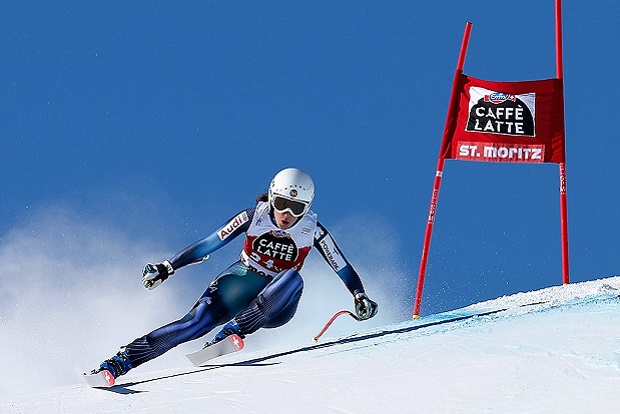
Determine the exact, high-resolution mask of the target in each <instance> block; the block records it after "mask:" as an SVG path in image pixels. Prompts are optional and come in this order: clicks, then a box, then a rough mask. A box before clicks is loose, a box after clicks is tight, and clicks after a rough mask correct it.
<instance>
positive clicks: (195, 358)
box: [185, 334, 243, 367]
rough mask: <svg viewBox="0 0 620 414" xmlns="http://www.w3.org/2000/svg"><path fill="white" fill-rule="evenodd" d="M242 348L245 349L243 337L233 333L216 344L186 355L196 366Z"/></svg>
mask: <svg viewBox="0 0 620 414" xmlns="http://www.w3.org/2000/svg"><path fill="white" fill-rule="evenodd" d="M241 349H243V339H241V337H240V336H239V335H236V334H232V335H230V336H228V337H226V339H223V340H221V341H220V342H218V343H216V344H213V345H210V346H207V347H205V348H202V349H201V350H200V351H197V352H192V353H191V354H187V355H185V356H186V357H187V359H189V361H190V362H191V363H192V364H193V365H194V366H195V367H199V366H200V365H202V364H204V363H205V362H207V361H209V360H211V359H213V358H217V357H219V356H222V355H226V354H230V353H231V352H236V351H240V350H241Z"/></svg>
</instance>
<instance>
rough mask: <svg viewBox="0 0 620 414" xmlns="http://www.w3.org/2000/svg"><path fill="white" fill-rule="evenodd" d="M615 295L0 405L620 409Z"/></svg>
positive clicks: (53, 391)
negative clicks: (106, 388)
mask: <svg viewBox="0 0 620 414" xmlns="http://www.w3.org/2000/svg"><path fill="white" fill-rule="evenodd" d="M619 295H620V277H618V276H614V277H609V278H604V279H599V280H593V281H588V282H582V283H575V284H569V285H564V286H555V287H550V288H546V289H542V290H538V291H532V292H524V293H519V294H516V295H511V296H505V297H501V298H497V299H494V300H491V301H487V302H482V303H477V304H474V305H471V306H468V307H466V308H462V309H458V310H454V311H451V312H446V313H442V314H438V315H429V316H423V317H422V318H419V319H416V320H413V321H407V322H403V323H399V324H394V325H389V326H382V327H379V328H374V329H372V330H369V331H365V332H359V333H357V334H355V335H353V336H348V337H344V338H329V336H330V333H333V332H336V331H337V329H336V330H333V331H331V332H330V331H327V333H326V336H327V338H322V339H321V341H320V342H319V344H317V345H312V344H311V343H308V344H306V345H303V346H297V345H288V346H286V345H280V344H278V346H277V347H274V348H272V349H262V350H252V349H251V348H250V349H248V348H246V349H244V350H243V351H241V352H240V353H236V354H232V355H228V356H225V357H223V358H222V359H220V360H217V364H218V365H210V366H205V367H201V368H190V367H189V363H187V365H185V366H179V367H177V368H174V369H163V370H157V369H155V370H153V368H151V370H149V368H148V364H145V365H144V366H143V367H145V368H144V369H142V368H143V367H140V368H138V369H136V370H134V371H131V372H130V373H129V374H127V375H126V376H124V377H121V378H119V381H118V383H119V384H120V385H119V386H117V387H115V388H112V389H110V390H101V389H92V388H88V387H87V386H85V385H84V384H83V382H82V381H81V380H82V379H81V378H79V377H76V378H74V379H72V381H73V383H72V384H73V385H63V386H59V387H55V388H49V387H48V388H43V389H37V390H33V391H30V390H28V391H25V392H23V393H19V392H10V393H5V392H2V391H0V397H1V398H0V401H1V402H0V412H2V413H67V414H72V413H126V412H148V413H149V414H154V413H171V412H174V413H195V412H205V411H213V412H228V413H231V412H232V413H236V412H238V413H244V414H249V413H291V412H295V413H362V412H368V413H371V412H377V413H392V412H394V413H403V412H405V413H409V412H421V413H423V412H424V413H523V412H528V413H537V412H540V413H550V412H562V413H573V412H579V413H582V412H589V413H594V412H596V413H598V412H614V411H616V407H617V406H618V405H619V404H620V392H618V390H620V324H619V323H618V320H620V298H619ZM484 312H494V313H489V314H487V315H486V316H473V315H475V314H478V313H484ZM452 318H462V319H460V320H458V321H456V322H449V323H439V322H441V321H445V320H448V319H452ZM341 319H344V318H341ZM346 319H350V318H346ZM341 323H345V322H344V321H341V320H340V319H339V320H337V321H336V322H335V323H334V327H336V325H338V324H341ZM358 326H359V325H358ZM250 338H251V337H250ZM250 338H248V340H247V341H251V339H250ZM247 341H246V342H247ZM246 351H247V352H246ZM171 352H180V351H179V350H178V349H177V350H172V351H171ZM220 410H222V411H220Z"/></svg>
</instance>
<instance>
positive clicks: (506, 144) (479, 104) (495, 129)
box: [441, 74, 565, 163]
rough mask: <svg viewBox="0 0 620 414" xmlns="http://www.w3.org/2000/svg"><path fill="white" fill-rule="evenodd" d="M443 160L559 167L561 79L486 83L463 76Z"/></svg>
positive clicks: (562, 148)
mask: <svg viewBox="0 0 620 414" xmlns="http://www.w3.org/2000/svg"><path fill="white" fill-rule="evenodd" d="M457 82H458V84H457V85H456V86H457V87H456V88H455V90H456V91H457V92H456V94H457V96H453V97H452V99H453V100H455V101H454V105H451V108H452V109H453V110H452V113H449V114H448V120H447V122H446V129H445V131H444V136H443V143H442V147H441V156H442V157H444V158H446V159H459V160H468V161H493V162H524V163H543V162H551V163H562V162H565V146H564V93H563V82H562V79H544V80H535V81H524V82H490V81H485V80H480V79H476V78H472V77H469V76H466V75H463V74H461V75H460V76H459V77H458V78H457Z"/></svg>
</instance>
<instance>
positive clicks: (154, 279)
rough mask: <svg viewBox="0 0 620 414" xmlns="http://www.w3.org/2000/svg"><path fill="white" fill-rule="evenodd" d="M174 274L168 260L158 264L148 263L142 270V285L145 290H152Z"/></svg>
mask: <svg viewBox="0 0 620 414" xmlns="http://www.w3.org/2000/svg"><path fill="white" fill-rule="evenodd" d="M172 274H174V268H173V267H172V264H170V262H169V261H168V260H164V262H163V263H157V264H151V263H147V265H146V266H144V269H142V284H143V285H144V287H145V288H147V289H149V290H152V289H155V288H156V287H157V286H159V285H161V282H163V281H164V280H166V279H168V276H170V275H172Z"/></svg>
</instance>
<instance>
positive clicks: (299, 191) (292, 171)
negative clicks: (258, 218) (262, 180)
mask: <svg viewBox="0 0 620 414" xmlns="http://www.w3.org/2000/svg"><path fill="white" fill-rule="evenodd" d="M313 200H314V182H313V181H312V178H310V176H309V175H308V174H306V173H305V172H303V171H302V170H299V169H297V168H286V169H284V170H282V171H280V172H279V173H277V174H276V175H275V177H273V180H271V184H270V185H269V205H270V206H271V207H272V208H273V209H274V210H276V211H278V212H281V213H283V212H285V211H288V212H289V213H291V214H292V215H293V216H295V217H301V216H303V215H304V214H306V213H307V212H308V210H309V209H310V205H311V204H312V201H313Z"/></svg>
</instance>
